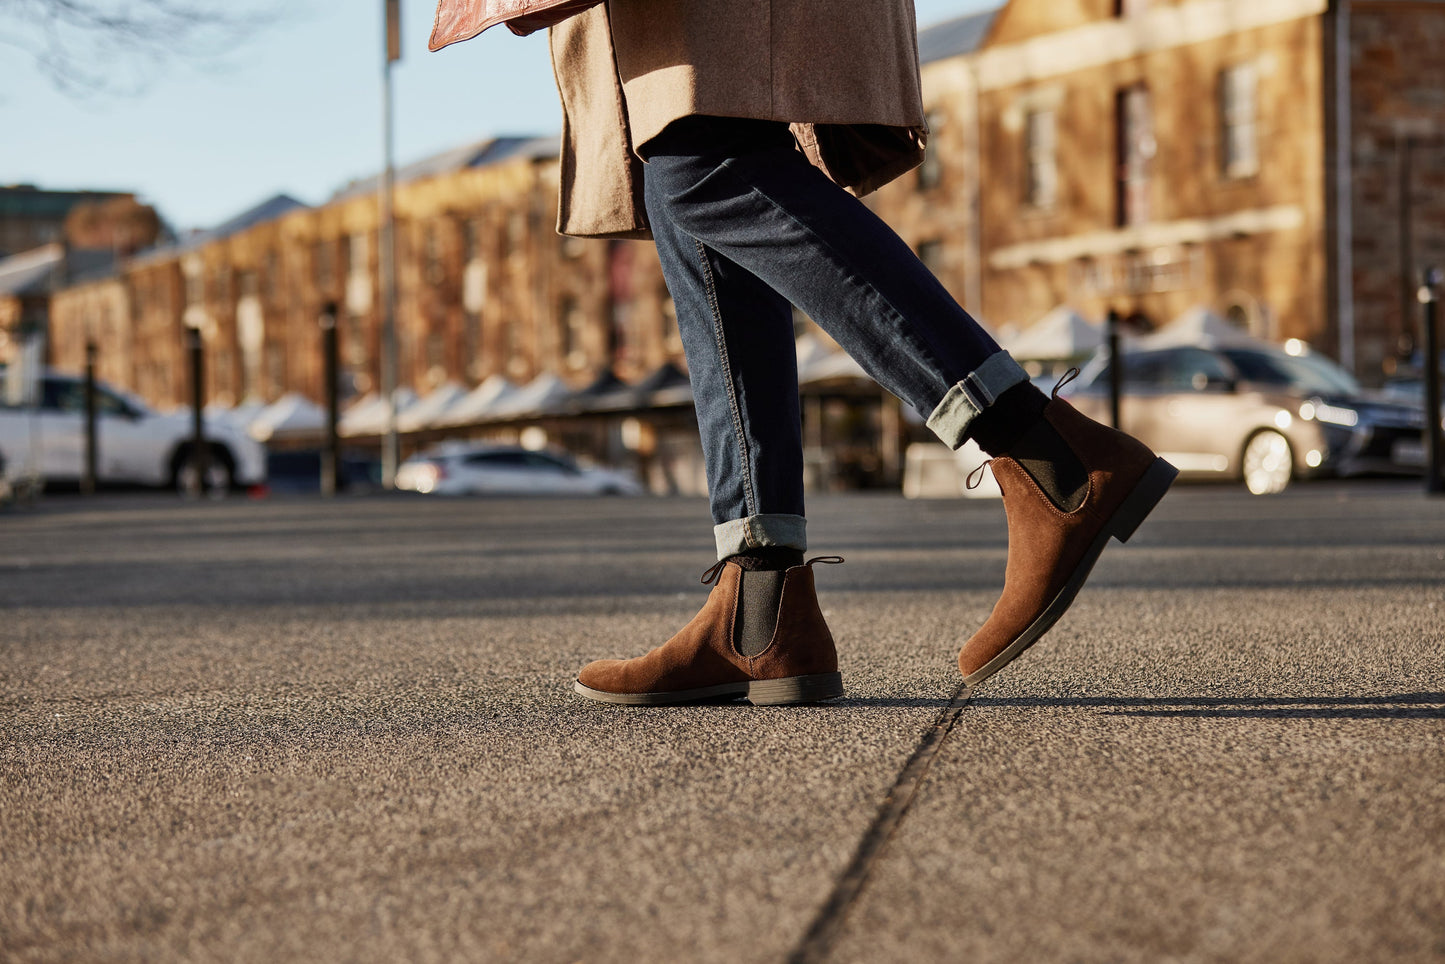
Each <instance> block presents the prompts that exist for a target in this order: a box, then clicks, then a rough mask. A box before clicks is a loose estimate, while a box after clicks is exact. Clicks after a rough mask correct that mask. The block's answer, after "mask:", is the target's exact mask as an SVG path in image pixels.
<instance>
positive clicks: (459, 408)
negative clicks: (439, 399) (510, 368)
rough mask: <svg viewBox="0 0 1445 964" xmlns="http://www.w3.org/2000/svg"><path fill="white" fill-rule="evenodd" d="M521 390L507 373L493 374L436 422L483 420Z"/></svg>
mask: <svg viewBox="0 0 1445 964" xmlns="http://www.w3.org/2000/svg"><path fill="white" fill-rule="evenodd" d="M520 390H521V389H519V388H517V386H516V385H514V384H512V382H511V381H509V380H508V379H507V377H506V376H505V375H493V376H491V377H490V378H488V379H487V380H486V381H484V382H482V383H481V384H480V385H478V386H477V387H476V388H474V389H472V390H471V391H470V392H468V393H467V394H466V395H465V396H463V397H462V398H460V399H458V400H457V402H456V404H454V405H452V406H451V407H450V408H448V409H447V410H446V411H445V412H444V413H442V415H441V416H440V417H439V418H437V420H436V424H437V425H439V426H441V425H468V424H470V423H472V422H477V421H481V420H482V419H484V418H486V417H487V416H488V415H490V414H492V412H493V411H494V410H495V409H496V408H497V407H498V406H499V405H502V404H504V403H505V402H506V401H507V400H508V399H510V398H512V397H513V396H514V395H516V394H517V393H518V392H519V391H520Z"/></svg>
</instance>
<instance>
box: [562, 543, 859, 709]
mask: <svg viewBox="0 0 1445 964" xmlns="http://www.w3.org/2000/svg"><path fill="white" fill-rule="evenodd" d="M842 561H843V560H842V559H840V558H838V557H837V556H822V557H819V558H817V559H810V560H809V561H808V562H807V563H805V564H804V565H801V566H794V567H793V568H791V569H788V570H787V572H786V574H785V575H784V577H783V587H782V595H781V597H780V599H779V602H778V615H777V621H776V623H775V625H774V628H773V631H772V638H771V640H770V641H768V643H767V646H766V647H764V648H762V649H760V650H759V651H758V652H757V653H756V654H755V655H751V656H749V655H744V653H743V652H742V650H740V649H739V648H738V646H737V645H736V643H735V642H734V640H735V638H736V634H735V628H734V624H735V623H736V622H737V619H738V611H739V606H740V592H739V590H740V587H741V585H742V581H743V575H744V573H743V569H742V567H740V566H739V565H738V564H737V563H735V562H721V563H718V564H717V565H716V566H714V567H713V568H712V569H709V570H708V573H707V575H705V576H704V577H703V582H705V583H706V582H711V581H712V580H713V579H714V578H715V579H716V580H717V581H716V583H715V584H714V585H713V589H712V592H711V593H710V594H709V595H708V597H707V604H706V605H704V606H703V608H702V611H701V612H699V613H698V614H697V615H696V616H694V617H693V619H692V622H690V623H688V624H687V625H686V626H684V627H683V628H682V629H681V630H680V631H679V632H678V633H677V635H675V636H673V637H672V638H671V639H669V640H668V641H667V642H666V643H664V644H663V645H661V646H659V647H658V648H656V649H654V650H653V651H652V652H650V653H648V654H647V655H646V656H638V657H636V658H635V659H604V660H599V661H597V662H595V663H589V664H588V665H586V666H585V667H583V668H582V672H580V673H578V674H577V682H576V684H575V685H574V686H573V689H575V690H576V691H577V693H578V694H580V695H582V696H585V697H587V698H588V699H591V700H597V701H598V702H601V703H623V704H626V705H629V706H663V705H667V704H670V703H689V702H700V701H704V700H726V699H736V698H738V697H747V699H748V700H749V701H751V702H752V703H754V704H756V705H763V704H769V705H771V704H783V703H816V702H818V701H820V700H830V699H833V698H834V697H838V696H842V695H843V678H842V676H841V675H840V674H839V673H838V653H837V651H836V650H835V649H834V647H833V635H832V633H830V632H829V631H828V624H827V623H825V622H824V621H823V613H822V611H821V610H820V609H819V608H818V595H817V591H816V590H815V589H814V585H813V569H812V566H813V564H814V563H817V562H829V563H832V562H842Z"/></svg>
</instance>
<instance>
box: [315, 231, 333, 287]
mask: <svg viewBox="0 0 1445 964" xmlns="http://www.w3.org/2000/svg"><path fill="white" fill-rule="evenodd" d="M335 284H336V257H335V254H334V253H333V251H332V247H331V242H330V241H320V242H318V243H317V245H316V286H317V287H318V288H320V289H321V290H323V291H330V290H331V288H332V286H333V285H335Z"/></svg>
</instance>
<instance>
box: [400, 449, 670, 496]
mask: <svg viewBox="0 0 1445 964" xmlns="http://www.w3.org/2000/svg"><path fill="white" fill-rule="evenodd" d="M396 487H397V488H398V489H404V490H407V491H411V492H421V493H425V494H428V495H641V494H642V492H643V488H642V486H641V485H640V484H638V482H637V480H636V479H634V478H633V477H632V476H630V475H627V474H626V473H623V472H618V471H614V470H612V469H599V468H584V467H582V466H579V465H577V463H575V462H573V461H572V460H571V459H570V458H568V457H567V456H565V455H561V454H558V453H554V452H536V451H531V450H529V449H525V448H522V447H520V446H515V445H490V444H484V443H458V442H452V443H444V444H442V445H439V446H437V447H436V448H433V449H428V450H427V451H426V452H423V453H421V454H419V455H414V456H412V457H411V458H409V459H407V460H406V461H405V462H403V463H402V465H401V467H400V468H398V469H397V472H396Z"/></svg>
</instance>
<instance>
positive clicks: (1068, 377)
mask: <svg viewBox="0 0 1445 964" xmlns="http://www.w3.org/2000/svg"><path fill="white" fill-rule="evenodd" d="M1078 377H1079V370H1078V369H1077V368H1070V369H1069V370H1068V371H1066V372H1064V377H1063V378H1060V379H1059V383H1058V384H1057V385H1055V386H1054V390H1053V391H1052V392H1050V393H1049V398H1058V397H1059V392H1060V391H1062V390H1063V388H1064V386H1065V385H1067V384H1069V382H1071V381H1073V380H1074V379H1076V378H1078Z"/></svg>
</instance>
